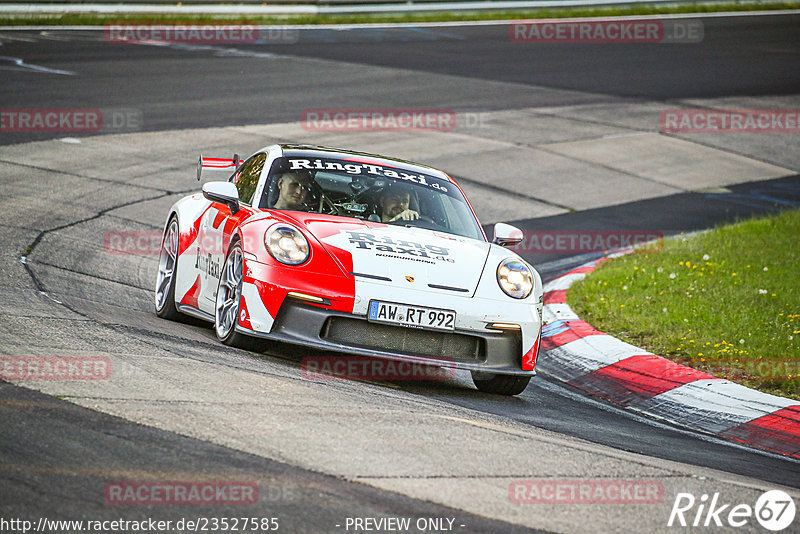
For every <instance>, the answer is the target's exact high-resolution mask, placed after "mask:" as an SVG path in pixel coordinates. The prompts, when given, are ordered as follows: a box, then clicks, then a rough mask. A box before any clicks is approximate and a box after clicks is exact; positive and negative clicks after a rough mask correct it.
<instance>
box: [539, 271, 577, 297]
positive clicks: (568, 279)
mask: <svg viewBox="0 0 800 534" xmlns="http://www.w3.org/2000/svg"><path fill="white" fill-rule="evenodd" d="M584 278H586V273H572V274H565V275H564V276H560V277H558V278H556V279H555V280H551V281H550V282H547V284H545V286H544V292H545V293H547V292H548V291H560V290H562V289H567V288H569V286H571V285H572V284H573V283H575V282H577V281H578V280H583V279H584Z"/></svg>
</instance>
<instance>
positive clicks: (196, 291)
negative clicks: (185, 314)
mask: <svg viewBox="0 0 800 534" xmlns="http://www.w3.org/2000/svg"><path fill="white" fill-rule="evenodd" d="M199 296H200V275H199V274H198V275H197V280H195V281H194V284H192V287H190V288H189V291H187V292H186V294H185V295H184V296H183V298H182V299H181V304H187V305H189V306H191V307H193V308H197V307H198V305H197V298H198V297H199Z"/></svg>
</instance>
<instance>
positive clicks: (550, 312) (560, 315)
mask: <svg viewBox="0 0 800 534" xmlns="http://www.w3.org/2000/svg"><path fill="white" fill-rule="evenodd" d="M542 317H543V318H544V319H545V320H547V321H557V320H561V321H577V320H579V319H580V317H578V314H577V313H575V312H574V311H572V308H570V307H569V304H548V305H547V306H545V307H544V309H543V310H542Z"/></svg>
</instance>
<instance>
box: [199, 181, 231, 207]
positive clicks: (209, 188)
mask: <svg viewBox="0 0 800 534" xmlns="http://www.w3.org/2000/svg"><path fill="white" fill-rule="evenodd" d="M203 196H204V197H205V198H206V199H207V200H210V201H211V202H221V203H223V204H227V205H228V206H230V208H231V213H232V214H233V213H236V212H237V211H239V190H238V189H236V186H235V185H233V184H232V183H230V182H208V183H206V184H203Z"/></svg>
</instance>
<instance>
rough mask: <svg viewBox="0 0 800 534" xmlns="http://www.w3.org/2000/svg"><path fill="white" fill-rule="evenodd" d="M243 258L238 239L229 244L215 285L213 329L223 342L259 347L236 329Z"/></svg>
mask: <svg viewBox="0 0 800 534" xmlns="http://www.w3.org/2000/svg"><path fill="white" fill-rule="evenodd" d="M243 267H244V258H243V256H242V245H241V243H239V242H238V241H237V242H235V243H233V244H232V245H231V248H230V250H228V256H227V257H226V258H225V264H224V266H223V267H222V273H221V274H220V277H219V287H217V300H216V305H215V313H214V331H215V332H216V334H217V339H219V340H220V341H222V342H223V343H224V344H226V345H228V346H231V347H237V348H240V349H246V350H257V349H259V348H260V347H259V345H260V344H259V343H258V341H257V340H255V339H253V338H251V337H249V336H246V335H244V334H240V333H239V332H237V331H236V325H237V324H239V313H240V309H241V302H242V283H243V280H244V277H243V275H242V272H243Z"/></svg>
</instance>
